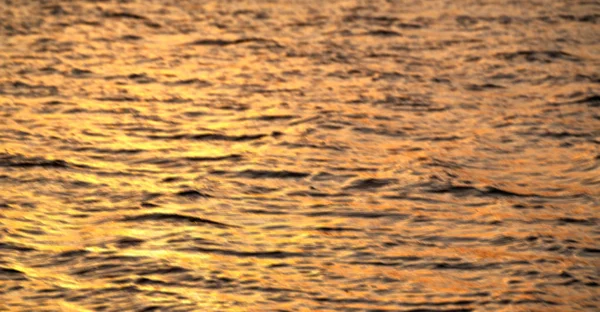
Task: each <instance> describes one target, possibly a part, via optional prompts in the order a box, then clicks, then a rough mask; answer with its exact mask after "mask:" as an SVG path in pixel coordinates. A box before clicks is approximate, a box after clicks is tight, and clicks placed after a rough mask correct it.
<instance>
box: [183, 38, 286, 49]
mask: <svg viewBox="0 0 600 312" xmlns="http://www.w3.org/2000/svg"><path fill="white" fill-rule="evenodd" d="M244 43H262V44H268V45H273V46H275V47H280V48H281V47H283V46H282V45H280V44H279V43H278V42H277V41H275V40H272V39H263V38H240V39H234V40H225V39H199V40H196V41H193V42H191V43H190V45H199V46H219V47H224V46H229V45H238V44H244Z"/></svg>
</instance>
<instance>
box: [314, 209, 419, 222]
mask: <svg viewBox="0 0 600 312" xmlns="http://www.w3.org/2000/svg"><path fill="white" fill-rule="evenodd" d="M303 215H305V216H308V217H326V216H333V217H345V218H358V219H383V218H389V219H393V220H405V219H408V217H409V215H407V214H401V213H396V212H391V211H390V212H359V211H355V212H353V211H335V210H322V211H312V212H307V213H303Z"/></svg>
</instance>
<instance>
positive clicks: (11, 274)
mask: <svg viewBox="0 0 600 312" xmlns="http://www.w3.org/2000/svg"><path fill="white" fill-rule="evenodd" d="M0 280H27V276H26V275H25V273H24V272H21V271H19V270H15V269H12V268H3V267H0Z"/></svg>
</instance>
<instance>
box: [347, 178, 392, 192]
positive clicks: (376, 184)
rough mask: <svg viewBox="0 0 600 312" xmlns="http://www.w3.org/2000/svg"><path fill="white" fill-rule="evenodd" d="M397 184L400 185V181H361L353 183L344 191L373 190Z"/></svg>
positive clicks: (372, 179)
mask: <svg viewBox="0 0 600 312" xmlns="http://www.w3.org/2000/svg"><path fill="white" fill-rule="evenodd" d="M395 183H398V179H376V178H369V179H359V180H355V181H352V183H351V184H350V185H348V186H345V187H344V190H373V189H379V188H382V187H385V186H388V185H390V184H395Z"/></svg>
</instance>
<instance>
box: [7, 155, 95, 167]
mask: <svg viewBox="0 0 600 312" xmlns="http://www.w3.org/2000/svg"><path fill="white" fill-rule="evenodd" d="M0 167H16V168H33V167H41V168H50V169H69V168H90V167H88V166H86V165H81V164H72V163H69V162H67V161H64V160H62V159H54V160H49V159H44V158H40V157H25V156H22V155H10V154H3V153H0Z"/></svg>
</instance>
